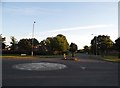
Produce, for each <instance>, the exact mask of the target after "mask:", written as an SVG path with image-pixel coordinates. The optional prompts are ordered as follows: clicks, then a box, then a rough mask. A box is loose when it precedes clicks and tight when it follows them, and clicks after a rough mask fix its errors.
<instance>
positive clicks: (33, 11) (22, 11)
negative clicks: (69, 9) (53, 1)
mask: <svg viewBox="0 0 120 88" xmlns="http://www.w3.org/2000/svg"><path fill="white" fill-rule="evenodd" d="M4 11H5V13H10V14H18V15H40V14H56V13H58V12H60V11H61V10H56V9H49V8H39V7H31V8H19V7H13V8H6V10H4Z"/></svg>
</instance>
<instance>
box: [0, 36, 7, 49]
mask: <svg viewBox="0 0 120 88" xmlns="http://www.w3.org/2000/svg"><path fill="white" fill-rule="evenodd" d="M4 41H5V37H4V38H2V36H1V35H0V48H2V49H5V47H6V44H5V42H4ZM1 46H2V47H1Z"/></svg>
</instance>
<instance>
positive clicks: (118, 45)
mask: <svg viewBox="0 0 120 88" xmlns="http://www.w3.org/2000/svg"><path fill="white" fill-rule="evenodd" d="M115 47H116V50H118V52H119V54H118V57H119V58H120V37H119V38H118V39H116V40H115Z"/></svg>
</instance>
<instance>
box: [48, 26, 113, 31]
mask: <svg viewBox="0 0 120 88" xmlns="http://www.w3.org/2000/svg"><path fill="white" fill-rule="evenodd" d="M112 26H113V25H112V24H107V25H91V26H83V27H73V28H62V29H57V30H51V31H48V32H64V31H77V30H81V29H97V28H105V27H112Z"/></svg>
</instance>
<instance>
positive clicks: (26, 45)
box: [18, 39, 31, 53]
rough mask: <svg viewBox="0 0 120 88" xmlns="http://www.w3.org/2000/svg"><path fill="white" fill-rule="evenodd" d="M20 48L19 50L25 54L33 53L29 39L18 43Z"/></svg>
mask: <svg viewBox="0 0 120 88" xmlns="http://www.w3.org/2000/svg"><path fill="white" fill-rule="evenodd" d="M18 47H19V50H20V51H21V52H23V53H30V51H31V43H30V41H29V39H21V40H20V41H19V42H18Z"/></svg>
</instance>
